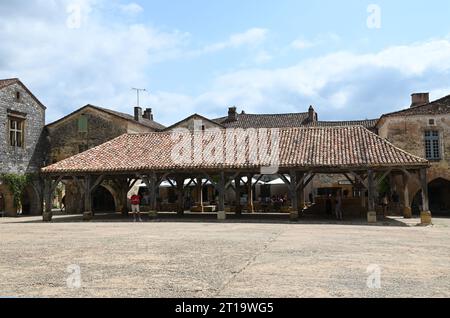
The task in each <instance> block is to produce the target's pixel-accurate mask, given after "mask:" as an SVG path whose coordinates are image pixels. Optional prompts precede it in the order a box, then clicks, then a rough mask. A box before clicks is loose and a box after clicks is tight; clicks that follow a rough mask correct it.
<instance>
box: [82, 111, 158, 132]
mask: <svg viewBox="0 0 450 318" xmlns="http://www.w3.org/2000/svg"><path fill="white" fill-rule="evenodd" d="M90 106H91V107H93V108H96V109H99V110H101V111H104V112H106V113H110V114H112V115H115V116H119V117H122V118H123V119H126V120H128V121H133V122H135V123H138V122H137V121H135V120H134V116H132V115H129V114H126V113H121V112H118V111H115V110H112V109H108V108H103V107H99V106H94V105H90ZM139 124H141V125H144V126H147V127H149V128H153V129H155V130H163V129H164V128H166V127H165V126H163V125H161V124H160V123H158V122H156V121H154V120H149V119H147V118H141V121H139Z"/></svg>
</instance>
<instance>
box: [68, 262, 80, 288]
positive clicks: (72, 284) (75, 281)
mask: <svg viewBox="0 0 450 318" xmlns="http://www.w3.org/2000/svg"><path fill="white" fill-rule="evenodd" d="M66 272H67V273H69V274H70V275H69V276H68V277H67V279H66V283H67V287H68V288H70V289H79V288H81V268H80V266H79V265H75V264H73V265H69V266H67V270H66Z"/></svg>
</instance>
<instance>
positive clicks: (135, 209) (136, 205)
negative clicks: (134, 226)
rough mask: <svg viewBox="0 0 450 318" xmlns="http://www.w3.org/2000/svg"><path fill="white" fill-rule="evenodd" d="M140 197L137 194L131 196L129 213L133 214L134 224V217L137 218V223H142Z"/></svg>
mask: <svg viewBox="0 0 450 318" xmlns="http://www.w3.org/2000/svg"><path fill="white" fill-rule="evenodd" d="M141 200H142V197H141V196H140V195H139V194H133V195H132V196H131V213H133V219H134V222H136V215H137V216H139V222H142V219H141V211H140V205H141Z"/></svg>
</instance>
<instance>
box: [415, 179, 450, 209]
mask: <svg viewBox="0 0 450 318" xmlns="http://www.w3.org/2000/svg"><path fill="white" fill-rule="evenodd" d="M428 196H429V201H430V211H431V213H432V214H434V215H443V216H450V181H448V180H445V179H443V178H438V179H435V180H433V181H432V182H430V183H429V184H428ZM421 206H422V190H419V191H418V192H417V194H416V195H415V196H414V200H413V203H412V212H413V214H414V215H419V214H420V209H421Z"/></svg>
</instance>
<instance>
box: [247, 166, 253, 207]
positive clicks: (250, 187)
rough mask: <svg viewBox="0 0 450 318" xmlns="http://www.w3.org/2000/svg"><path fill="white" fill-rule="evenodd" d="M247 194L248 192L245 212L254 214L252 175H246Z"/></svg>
mask: <svg viewBox="0 0 450 318" xmlns="http://www.w3.org/2000/svg"><path fill="white" fill-rule="evenodd" d="M247 189H248V190H247V192H248V197H247V211H248V213H253V212H255V210H254V208H253V175H252V174H248V175H247Z"/></svg>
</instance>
